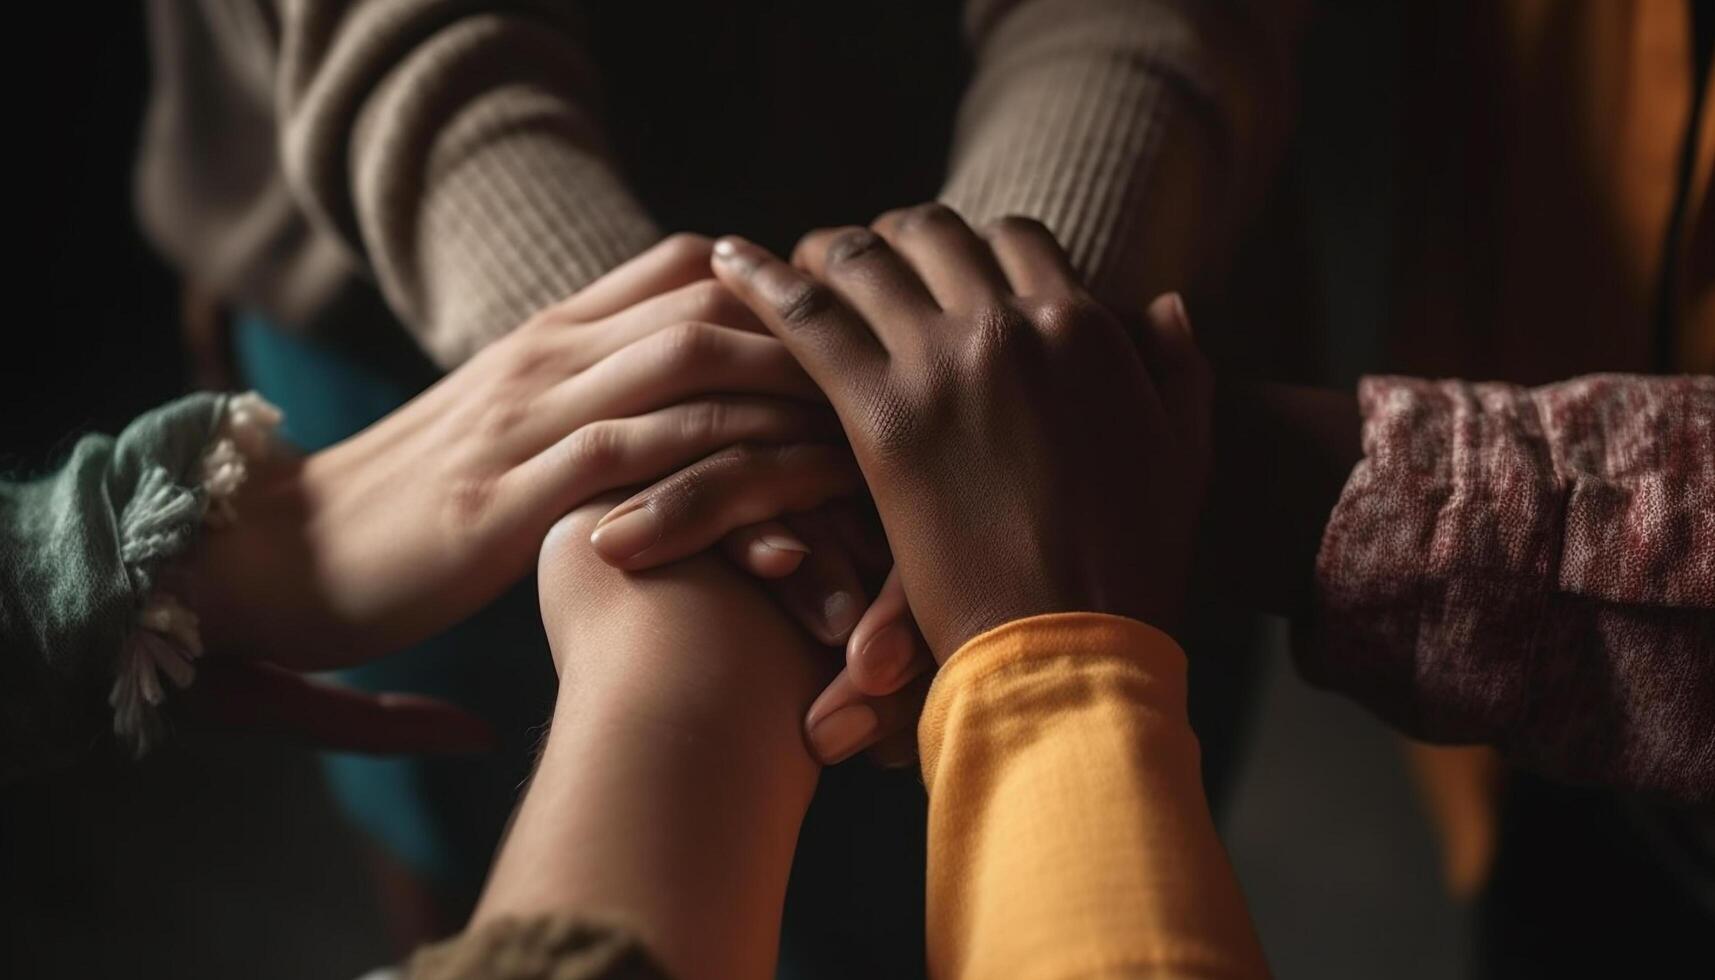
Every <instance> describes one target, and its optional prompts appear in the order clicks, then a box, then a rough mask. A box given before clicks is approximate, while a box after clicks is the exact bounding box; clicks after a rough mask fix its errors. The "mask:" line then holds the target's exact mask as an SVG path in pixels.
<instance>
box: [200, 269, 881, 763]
mask: <svg viewBox="0 0 1715 980" xmlns="http://www.w3.org/2000/svg"><path fill="white" fill-rule="evenodd" d="M709 248H710V245H709V242H708V241H707V240H705V239H696V238H691V237H681V238H675V239H669V240H668V241H667V242H665V243H663V244H662V245H661V246H658V247H657V248H655V249H653V250H651V251H650V252H648V253H645V254H644V255H643V256H641V257H639V258H638V259H636V260H634V261H633V262H632V263H629V264H628V265H626V266H624V267H622V268H621V269H619V270H617V271H615V272H614V273H613V274H612V275H611V276H609V277H608V278H607V279H604V280H603V281H602V282H600V283H597V284H595V285H593V286H591V287H590V288H589V289H587V290H585V291H583V292H581V293H579V294H578V295H577V296H575V297H573V298H572V299H571V300H568V301H567V302H565V303H563V304H560V305H558V306H555V307H552V308H549V309H548V310H545V311H543V312H542V313H541V314H539V315H538V316H536V317H535V318H533V319H532V320H531V321H530V322H529V323H526V324H525V325H524V326H522V327H520V328H519V329H518V330H517V331H515V332H514V333H513V334H511V335H509V336H508V337H506V338H505V339H503V340H501V341H499V342H497V343H495V344H494V345H492V346H491V347H489V348H487V349H486V350H484V351H483V353H482V354H480V355H479V356H477V357H476V358H474V359H472V360H471V361H470V362H469V363H468V364H466V365H465V366H463V367H461V368H460V369H458V370H457V371H455V372H453V373H452V374H450V375H448V376H447V377H446V378H445V379H443V380H442V381H441V382H440V383H438V384H436V385H435V386H434V387H433V388H431V389H429V390H428V391H426V392H424V393H423V394H422V395H421V396H419V397H418V398H416V399H414V400H413V401H412V402H410V403H409V404H407V405H406V406H404V407H403V408H401V409H400V410H399V411H397V412H395V413H393V414H392V415H390V416H388V417H387V418H385V419H383V420H382V421H380V422H378V423H377V424H376V425H374V426H372V427H370V428H369V429H367V430H365V431H364V432H362V433H359V434H358V435H356V436H354V437H353V438H351V439H349V440H347V441H345V442H343V443H340V444H339V445H337V446H334V447H332V448H330V449H328V450H326V451H324V452H320V453H317V454H315V455H312V456H310V457H308V458H302V459H298V458H292V459H283V458H282V459H276V460H271V461H263V462H260V463H258V464H257V466H256V467H255V469H254V472H253V475H252V478H251V479H250V480H249V481H248V482H247V484H246V485H245V487H244V488H243V489H242V491H241V494H240V496H239V498H238V500H237V509H238V512H239V515H240V519H239V520H238V521H237V522H236V523H235V524H234V525H233V526H232V527H230V528H227V529H224V530H222V531H219V532H216V533H212V534H209V535H206V536H205V537H204V539H203V541H202V543H201V544H200V546H199V548H198V549H197V551H196V552H195V553H194V554H193V555H192V556H191V559H190V561H189V562H188V563H187V565H186V567H185V568H184V569H183V570H182V571H181V572H180V573H179V575H180V580H179V581H178V582H176V583H175V588H176V589H177V590H178V592H179V593H180V594H182V595H185V596H187V597H188V599H189V602H190V605H191V607H192V608H193V609H195V610H196V611H197V612H198V614H199V615H200V617H201V621H202V623H201V625H202V633H203V637H204V640H205V644H206V646H207V647H208V648H209V649H210V650H211V652H212V653H214V654H215V655H216V656H215V658H211V663H210V667H211V669H210V670H209V672H208V675H207V684H206V688H207V689H206V690H205V691H204V692H203V696H202V697H201V698H199V699H196V700H195V701H193V702H192V705H193V712H194V710H195V706H197V705H199V704H200V705H206V706H208V708H209V710H210V711H211V712H214V713H215V714H216V716H217V719H218V720H221V721H236V720H239V719H241V718H242V717H244V716H246V715H248V716H250V717H251V718H253V719H254V720H255V722H256V723H257V724H260V725H262V726H264V727H270V728H279V729H287V730H293V729H295V730H298V731H300V732H302V733H304V734H306V735H309V736H310V737H312V738H314V739H316V740H318V741H323V742H331V743H333V744H339V745H341V746H344V747H358V748H378V749H398V748H410V747H421V748H440V747H446V743H447V739H445V738H442V737H440V735H441V734H442V732H440V731H438V730H437V725H439V724H441V723H443V722H445V723H447V724H454V722H453V721H452V720H451V719H449V718H448V717H447V716H446V715H445V712H446V711H447V709H446V708H445V706H441V705H435V704H432V703H429V702H425V701H423V700H422V699H412V698H400V697H388V696H383V698H381V699H375V698H367V697H366V696H363V695H358V694H355V693H352V692H341V691H337V690H333V689H329V688H325V687H321V686H318V685H314V684H312V683H310V682H308V681H305V680H303V679H302V678H298V677H296V676H295V675H293V674H292V673H290V671H288V670H281V669H272V668H256V669H252V665H254V664H256V662H258V661H266V662H267V663H268V664H269V665H272V667H276V668H290V670H291V671H296V670H308V669H321V668H326V667H333V666H341V665H346V664H352V663H357V662H361V661H364V660H367V659H370V658H373V657H376V656H380V655H382V654H384V653H387V652H389V651H392V650H395V649H398V648H400V647H402V646H406V645H409V644H410V643H413V642H415V641H418V640H421V639H423V638H425V637H427V636H430V635H433V634H434V633H436V632H438V631H440V630H441V629H444V628H446V627H447V626H450V625H452V624H453V623H456V622H458V621H459V620H461V619H463V618H464V617H466V616H468V615H469V614H471V613H473V612H475V611H476V610H477V609H478V608H480V607H481V606H482V605H484V604H485V603H487V602H488V601H490V600H492V599H493V598H494V597H495V596H497V595H499V594H500V593H501V592H502V591H503V590H504V589H505V588H506V587H508V586H509V585H511V584H512V583H513V582H516V581H517V580H518V579H520V578H522V577H523V575H524V574H525V572H526V571H528V569H529V567H530V562H531V560H532V558H533V557H534V556H535V555H536V553H537V550H538V547H539V545H540V542H541V541H542V538H543V536H544V535H545V534H546V533H547V531H548V528H549V527H550V526H551V525H552V524H553V522H554V521H555V520H556V519H557V518H559V517H560V516H561V515H563V514H565V513H566V512H567V511H568V510H570V509H571V508H573V507H575V506H577V505H578V504H580V503H583V502H584V501H586V500H589V499H590V498H592V497H594V496H596V495H597V494H600V493H603V492H606V491H610V490H612V489H614V488H616V487H623V486H627V485H631V484H636V483H642V482H647V481H650V480H654V479H657V478H659V477H661V476H662V475H664V474H667V473H671V472H673V471H675V470H678V469H681V468H683V467H686V466H696V465H700V466H703V467H710V466H714V465H716V464H717V462H718V461H719V460H721V459H723V458H727V457H729V456H732V455H733V454H738V455H741V456H743V457H744V458H751V457H756V458H766V457H768V456H769V455H770V454H774V453H783V452H790V453H791V454H793V458H794V459H795V460H797V461H798V462H799V463H800V464H802V465H799V466H797V467H796V468H795V470H794V472H795V473H798V474H799V475H800V477H799V478H800V479H801V480H802V482H803V483H804V484H805V485H806V486H810V487H813V488H814V489H815V491H816V493H817V494H818V495H820V496H830V495H833V494H834V493H836V492H837V491H839V490H840V489H841V488H842V487H844V486H849V485H856V484H857V474H856V470H855V468H854V467H853V466H852V464H851V462H850V459H849V456H848V455H847V454H846V453H845V452H844V450H843V449H839V448H836V447H835V446H832V445H829V440H830V439H831V438H832V437H836V436H837V427H836V426H835V424H834V423H833V420H832V418H831V417H830V416H829V414H828V413H827V410H826V409H825V407H823V406H822V405H821V404H820V403H821V395H820V392H819V391H817V389H816V388H815V386H814V385H813V384H812V383H811V382H810V381H809V379H808V378H807V377H806V376H805V375H804V373H803V372H802V371H801V370H800V369H799V368H798V366H797V364H796V363H795V362H794V361H793V359H792V358H791V356H790V355H789V354H788V353H787V351H786V349H785V347H784V346H783V345H782V344H780V343H779V342H778V341H777V340H775V339H773V338H772V337H769V336H768V335H767V334H766V333H765V332H763V331H762V329H761V327H760V324H758V323H757V322H756V321H755V319H754V317H753V316H752V315H751V314H750V312H749V311H748V310H747V309H746V308H744V307H743V306H741V305H739V304H738V303H737V302H736V301H735V300H734V299H733V297H732V296H731V295H730V294H729V293H728V292H727V291H726V290H725V289H724V288H722V287H720V286H719V285H718V284H716V283H715V282H714V281H712V280H710V279H709V278H707V276H708V262H709ZM786 445H791V446H793V448H792V449H791V450H783V449H780V448H778V447H781V446H786ZM723 454H725V455H724V456H723ZM711 460H712V461H711ZM699 461H701V462H699ZM770 516H771V515H770ZM735 531H739V532H740V533H741V534H742V537H740V538H739V539H738V540H737V541H736V543H735V544H734V545H733V546H732V547H731V549H730V550H731V551H732V552H733V553H734V554H735V555H737V556H738V557H739V558H740V559H741V560H742V561H745V562H746V564H747V565H748V566H749V567H751V569H752V570H753V571H757V572H759V573H761V574H773V575H782V574H785V575H789V574H790V573H791V571H792V570H793V569H795V568H796V567H797V566H798V565H799V564H801V563H802V561H803V550H804V549H805V548H806V546H805V545H803V544H802V543H801V542H800V541H798V540H797V539H796V537H794V536H793V534H792V532H791V531H789V530H785V529H781V530H779V531H777V532H772V533H771V532H770V531H769V530H768V529H767V528H763V529H761V530H760V531H759V530H757V529H748V530H745V529H742V528H741V527H738V526H735ZM771 542H772V543H771ZM199 686H205V685H199ZM216 694H218V695H221V696H219V697H216V696H214V695H216ZM334 718H347V719H349V720H348V721H345V722H340V723H338V724H336V725H334V726H333V728H331V729H330V728H329V719H334ZM444 731H448V732H455V733H456V732H463V733H465V735H469V736H471V737H469V738H466V737H463V736H461V737H458V738H455V739H454V740H453V741H454V742H455V743H456V744H461V745H462V744H466V743H469V742H471V741H473V740H474V737H475V735H476V734H477V732H476V731H475V730H474V729H471V728H470V727H469V726H468V725H465V726H464V727H462V728H459V727H454V728H449V729H445V730H444Z"/></svg>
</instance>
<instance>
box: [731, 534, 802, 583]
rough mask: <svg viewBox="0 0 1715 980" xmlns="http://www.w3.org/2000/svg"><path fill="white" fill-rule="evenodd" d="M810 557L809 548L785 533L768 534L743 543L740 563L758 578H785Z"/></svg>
mask: <svg viewBox="0 0 1715 980" xmlns="http://www.w3.org/2000/svg"><path fill="white" fill-rule="evenodd" d="M809 555H810V546H809V545H807V544H805V543H804V542H802V541H800V540H798V539H797V538H796V537H794V536H792V535H790V534H787V533H785V532H769V533H765V534H762V535H760V536H758V537H754V538H751V539H750V540H749V541H747V542H745V546H744V557H743V559H742V563H743V565H744V567H745V568H746V569H747V570H749V572H750V573H751V574H752V575H755V576H756V577H758V578H785V577H786V576H788V575H791V574H792V573H793V572H795V571H797V570H798V568H799V566H801V565H803V564H804V559H805V558H807V557H809Z"/></svg>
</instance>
